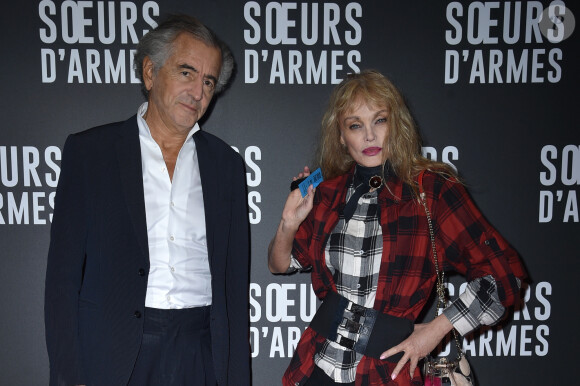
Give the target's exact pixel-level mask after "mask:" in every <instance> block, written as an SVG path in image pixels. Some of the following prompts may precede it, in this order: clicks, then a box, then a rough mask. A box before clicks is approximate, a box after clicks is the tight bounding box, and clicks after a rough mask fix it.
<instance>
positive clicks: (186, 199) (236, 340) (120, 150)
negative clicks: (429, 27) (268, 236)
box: [45, 16, 250, 386]
mask: <svg viewBox="0 0 580 386" xmlns="http://www.w3.org/2000/svg"><path fill="white" fill-rule="evenodd" d="M135 63H136V69H137V72H138V74H139V76H140V77H141V81H142V84H143V91H144V93H145V95H146V97H147V101H148V102H147V103H144V104H143V105H142V106H141V107H140V108H139V111H138V113H137V115H136V116H133V117H132V118H130V119H129V120H127V121H125V122H119V123H113V124H109V125H105V126H101V127H97V128H93V129H90V130H87V131H85V132H81V133H78V134H74V135H71V136H69V138H68V139H67V141H66V144H65V147H64V152H63V159H62V164H61V175H60V181H59V186H58V189H57V195H56V203H55V211H54V217H53V223H52V229H51V243H50V250H49V255H48V267H47V274H46V299H45V324H46V341H47V348H48V354H49V358H50V373H51V376H50V384H51V385H80V384H83V385H107V386H111V385H139V386H141V385H164V386H165V385H215V384H219V385H247V384H249V383H250V380H249V379H250V364H249V356H250V355H249V353H250V350H249V342H248V329H249V321H248V269H249V266H248V265H249V237H248V214H247V207H246V191H245V173H244V165H243V161H242V159H241V157H240V156H239V155H238V154H237V153H236V152H235V151H233V150H232V149H231V148H230V147H229V146H228V145H226V144H225V143H224V142H222V141H221V140H219V139H218V138H217V137H215V136H213V135H211V134H208V133H205V132H203V131H200V130H199V125H198V123H197V122H198V121H199V119H200V118H201V117H202V116H203V115H204V113H205V111H206V109H207V107H208V105H209V103H210V101H211V99H212V97H213V96H214V94H215V93H218V92H220V91H221V90H222V89H223V88H224V86H225V85H226V84H227V82H228V79H229V77H230V75H231V73H232V69H233V58H232V56H231V53H230V51H229V49H227V47H225V45H223V44H222V43H221V42H220V40H218V38H217V37H216V36H215V35H214V34H213V32H211V31H210V30H209V29H207V28H206V27H205V26H204V25H203V24H201V23H199V22H198V21H197V20H195V19H193V18H191V17H187V16H174V17H172V18H170V19H169V20H167V21H165V22H164V23H162V24H160V25H159V26H158V27H157V28H156V29H155V30H153V31H151V32H149V33H148V34H147V35H145V36H144V37H143V38H142V39H141V41H140V42H139V45H138V47H137V52H136V54H135Z"/></svg>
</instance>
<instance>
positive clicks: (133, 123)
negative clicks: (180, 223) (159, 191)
mask: <svg viewBox="0 0 580 386" xmlns="http://www.w3.org/2000/svg"><path fill="white" fill-rule="evenodd" d="M115 145H116V151H117V158H118V160H119V173H120V176H121V185H122V190H123V193H124V196H125V202H126V203H127V209H128V210H129V216H130V217H131V221H132V222H133V228H134V230H135V234H136V236H137V242H138V243H139V247H140V248H141V250H142V252H143V255H144V256H145V257H146V259H147V261H149V246H148V241H147V218H146V216H145V194H144V192H143V168H142V165H141V145H140V143H139V126H138V125H137V119H136V117H135V116H133V117H131V118H130V119H128V120H127V121H125V124H124V125H123V127H122V128H121V130H120V133H119V138H118V141H117V142H116V143H115Z"/></svg>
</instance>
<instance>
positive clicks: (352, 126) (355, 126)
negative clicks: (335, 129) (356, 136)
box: [348, 123, 360, 130]
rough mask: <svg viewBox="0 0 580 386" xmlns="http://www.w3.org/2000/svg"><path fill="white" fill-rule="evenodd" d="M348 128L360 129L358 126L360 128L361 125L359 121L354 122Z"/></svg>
mask: <svg viewBox="0 0 580 386" xmlns="http://www.w3.org/2000/svg"><path fill="white" fill-rule="evenodd" d="M348 128H349V129H351V130H354V129H358V128H360V125H359V124H358V123H353V124H352V125H350V126H349V127H348Z"/></svg>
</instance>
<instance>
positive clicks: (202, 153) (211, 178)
mask: <svg viewBox="0 0 580 386" xmlns="http://www.w3.org/2000/svg"><path fill="white" fill-rule="evenodd" d="M193 140H194V141H195V149H196V153H197V162H198V164H199V174H200V177H201V188H202V192H203V209H204V212H205V232H206V238H207V254H208V259H209V262H210V264H211V262H212V256H213V250H214V238H215V232H214V229H215V221H216V219H215V216H212V215H211V213H212V208H214V210H215V208H217V205H218V203H217V196H216V194H215V193H216V192H217V188H216V181H217V177H218V176H216V174H215V173H216V172H215V171H216V168H215V165H214V163H215V162H217V160H215V159H213V157H212V156H211V154H210V150H209V144H208V142H207V139H206V138H205V137H204V135H203V133H202V132H201V131H198V132H197V133H195V134H194V135H193Z"/></svg>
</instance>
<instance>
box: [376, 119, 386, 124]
mask: <svg viewBox="0 0 580 386" xmlns="http://www.w3.org/2000/svg"><path fill="white" fill-rule="evenodd" d="M386 121H387V118H379V119H377V123H385V122H386Z"/></svg>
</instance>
